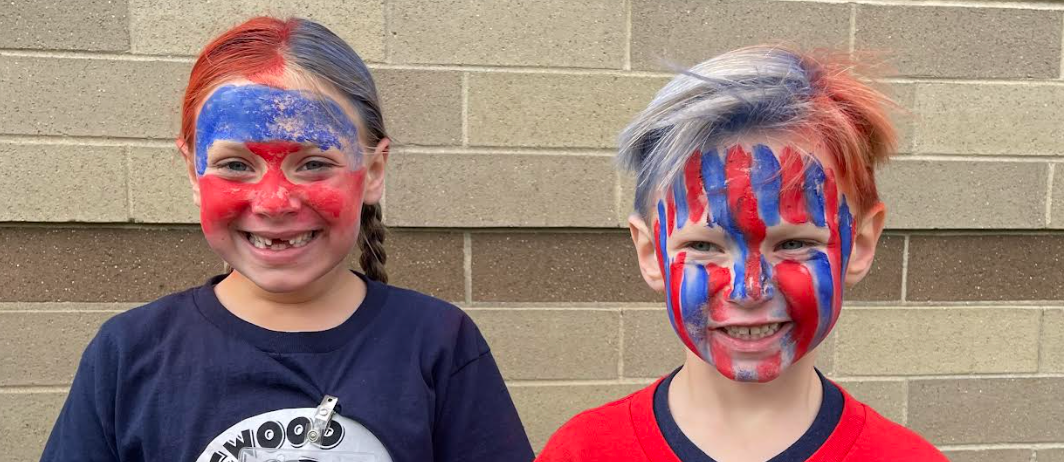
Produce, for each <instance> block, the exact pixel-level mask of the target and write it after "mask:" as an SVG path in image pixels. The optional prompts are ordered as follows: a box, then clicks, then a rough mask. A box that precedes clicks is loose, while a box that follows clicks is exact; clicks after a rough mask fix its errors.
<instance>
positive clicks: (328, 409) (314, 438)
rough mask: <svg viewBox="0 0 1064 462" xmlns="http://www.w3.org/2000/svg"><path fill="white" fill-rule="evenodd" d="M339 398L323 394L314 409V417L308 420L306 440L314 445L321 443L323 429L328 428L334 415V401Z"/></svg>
mask: <svg viewBox="0 0 1064 462" xmlns="http://www.w3.org/2000/svg"><path fill="white" fill-rule="evenodd" d="M339 401H340V400H339V399H338V398H337V397H335V396H330V395H325V398H323V399H322V400H321V404H319V405H318V408H317V409H315V410H314V419H312V420H311V422H310V431H308V432H307V440H309V441H310V442H311V443H314V444H316V445H319V446H320V445H321V439H322V438H324V437H325V431H326V430H328V429H329V424H331V423H332V419H333V416H334V415H336V403H338V402H339Z"/></svg>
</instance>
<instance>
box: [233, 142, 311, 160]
mask: <svg viewBox="0 0 1064 462" xmlns="http://www.w3.org/2000/svg"><path fill="white" fill-rule="evenodd" d="M244 146H247V148H248V151H251V152H252V153H254V154H256V155H258V156H259V157H262V158H263V160H265V161H266V162H267V163H269V164H270V165H271V166H272V165H273V164H274V163H277V164H280V161H281V160H283V159H284V158H285V156H287V155H288V154H291V153H293V152H297V151H299V150H300V149H303V145H301V144H299V143H294V142H291V141H268V142H264V143H256V142H251V141H249V142H246V143H244Z"/></svg>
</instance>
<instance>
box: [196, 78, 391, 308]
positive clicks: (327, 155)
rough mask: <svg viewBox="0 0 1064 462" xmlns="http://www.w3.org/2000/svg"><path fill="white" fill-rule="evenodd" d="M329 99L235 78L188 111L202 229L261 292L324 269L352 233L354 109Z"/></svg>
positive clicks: (356, 213)
mask: <svg viewBox="0 0 1064 462" xmlns="http://www.w3.org/2000/svg"><path fill="white" fill-rule="evenodd" d="M331 96H332V95H330V94H322V93H317V92H315V91H313V90H310V89H306V88H300V87H298V86H286V87H281V88H279V87H276V86H267V85H261V84H257V83H253V82H247V81H236V82H231V83H227V84H223V85H221V86H219V87H218V88H217V89H215V90H214V91H213V92H212V93H211V94H210V95H208V97H207V98H206V99H205V102H204V104H203V107H202V108H201V109H200V111H199V114H198V117H197V121H196V138H195V139H196V145H195V147H194V149H195V150H194V152H193V153H192V156H194V158H193V159H190V160H191V161H193V162H194V170H195V171H194V178H193V187H194V189H195V190H196V192H197V193H198V202H199V205H200V221H201V225H202V227H203V233H204V235H206V237H207V242H208V243H209V244H210V246H211V248H213V249H214V251H215V252H217V253H218V254H219V255H220V256H221V257H222V258H223V259H224V260H225V261H226V262H228V263H229V264H230V265H231V266H232V267H233V269H234V270H236V271H237V272H239V273H240V274H242V275H243V276H245V277H247V278H248V279H250V280H251V281H253V282H254V283H255V284H256V285H258V286H259V287H260V288H262V289H264V290H266V291H268V292H273V293H282V292H290V291H294V290H297V289H299V288H302V287H305V286H307V285H308V284H310V283H311V282H313V281H315V280H317V279H318V278H320V277H322V276H323V275H325V274H326V273H328V272H330V271H332V270H334V269H335V268H337V267H338V265H340V264H341V262H343V261H344V260H345V259H346V257H347V255H348V253H349V252H350V250H351V248H352V246H354V244H355V242H356V239H357V238H358V231H359V220H360V214H361V208H362V203H363V199H364V194H365V192H366V188H365V180H366V169H365V168H364V166H363V156H362V150H361V145H360V143H359V136H358V129H357V128H356V123H355V120H356V118H355V117H354V116H353V114H354V111H352V110H348V108H347V107H346V106H345V105H343V104H342V103H341V102H339V101H342V98H336V99H334V98H332V97H331ZM374 200H376V198H374Z"/></svg>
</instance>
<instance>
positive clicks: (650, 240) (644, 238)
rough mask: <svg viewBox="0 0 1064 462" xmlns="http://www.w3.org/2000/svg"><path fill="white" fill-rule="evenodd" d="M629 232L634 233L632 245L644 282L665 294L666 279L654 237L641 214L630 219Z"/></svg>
mask: <svg viewBox="0 0 1064 462" xmlns="http://www.w3.org/2000/svg"><path fill="white" fill-rule="evenodd" d="M628 230H629V231H631V232H632V243H633V244H635V256H636V259H637V260H638V261H639V271H640V272H641V273H643V280H644V281H646V283H647V285H648V286H650V288H651V289H654V290H655V291H657V292H659V293H661V292H664V291H665V277H664V275H662V274H661V266H660V265H659V264H658V254H657V252H658V250H657V248H656V246H655V245H654V236H652V235H651V234H650V231H649V230H648V229H647V223H646V221H644V220H643V218H642V217H640V216H639V214H636V213H633V214H632V215H630V216H629V217H628Z"/></svg>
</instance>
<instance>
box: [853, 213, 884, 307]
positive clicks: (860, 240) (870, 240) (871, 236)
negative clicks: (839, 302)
mask: <svg viewBox="0 0 1064 462" xmlns="http://www.w3.org/2000/svg"><path fill="white" fill-rule="evenodd" d="M886 218H887V207H886V206H885V205H883V203H882V202H878V203H876V205H873V206H872V208H870V209H868V212H866V213H865V214H864V215H863V216H862V217H861V219H860V221H859V223H860V225H859V226H860V227H859V228H858V229H857V230H855V231H856V232H855V233H854V235H853V249H852V250H851V251H850V260H849V265H848V266H847V267H846V286H847V287H852V286H853V285H855V284H857V283H858V282H860V281H861V279H864V277H865V275H867V274H868V270H870V269H872V260H873V259H874V258H875V256H876V244H878V243H879V236H880V235H881V234H883V225H884V224H885V223H886Z"/></svg>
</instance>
